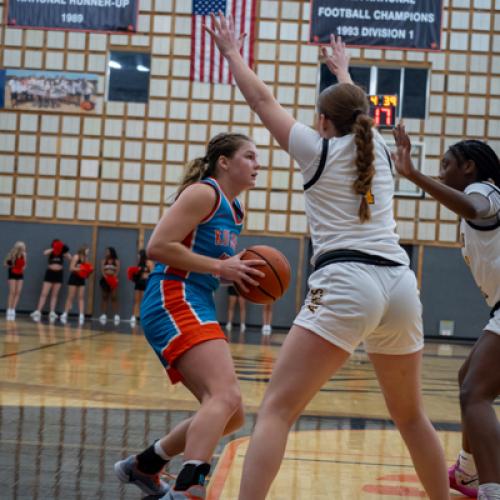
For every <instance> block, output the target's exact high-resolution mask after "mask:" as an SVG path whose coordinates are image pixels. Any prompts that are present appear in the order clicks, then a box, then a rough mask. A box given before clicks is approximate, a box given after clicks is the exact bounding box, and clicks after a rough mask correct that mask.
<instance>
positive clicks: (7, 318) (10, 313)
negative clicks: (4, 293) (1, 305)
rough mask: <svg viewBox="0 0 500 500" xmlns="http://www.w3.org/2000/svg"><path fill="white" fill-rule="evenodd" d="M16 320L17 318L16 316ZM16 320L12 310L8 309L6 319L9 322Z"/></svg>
mask: <svg viewBox="0 0 500 500" xmlns="http://www.w3.org/2000/svg"><path fill="white" fill-rule="evenodd" d="M14 314H15V312H14ZM14 318H15V316H14ZM14 318H13V317H12V309H7V312H6V314H5V319H6V320H7V321H12V320H13V319H14Z"/></svg>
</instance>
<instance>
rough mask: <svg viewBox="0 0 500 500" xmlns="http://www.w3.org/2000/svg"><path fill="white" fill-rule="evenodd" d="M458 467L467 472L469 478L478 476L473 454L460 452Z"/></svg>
mask: <svg viewBox="0 0 500 500" xmlns="http://www.w3.org/2000/svg"><path fill="white" fill-rule="evenodd" d="M458 465H459V467H460V470H462V471H463V472H465V473H466V474H467V475H468V476H477V469H476V463H475V462H474V456H473V455H472V453H468V452H466V451H464V450H460V453H459V455H458Z"/></svg>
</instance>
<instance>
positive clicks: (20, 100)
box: [4, 69, 98, 113]
mask: <svg viewBox="0 0 500 500" xmlns="http://www.w3.org/2000/svg"><path fill="white" fill-rule="evenodd" d="M97 82H98V76H97V75H93V74H89V73H66V72H61V71H38V70H18V69H8V70H6V74H5V93H4V101H5V107H6V108H10V109H22V110H34V111H36V110H43V111H56V112H73V113H92V112H95V107H96V94H97Z"/></svg>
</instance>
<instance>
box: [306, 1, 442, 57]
mask: <svg viewBox="0 0 500 500" xmlns="http://www.w3.org/2000/svg"><path fill="white" fill-rule="evenodd" d="M441 14H442V0H311V34H310V41H311V42H313V43H321V44H325V43H329V41H330V34H333V35H337V36H341V37H342V39H343V40H344V42H345V43H346V44H347V45H355V46H368V47H387V48H401V49H423V50H439V48H440V46H441Z"/></svg>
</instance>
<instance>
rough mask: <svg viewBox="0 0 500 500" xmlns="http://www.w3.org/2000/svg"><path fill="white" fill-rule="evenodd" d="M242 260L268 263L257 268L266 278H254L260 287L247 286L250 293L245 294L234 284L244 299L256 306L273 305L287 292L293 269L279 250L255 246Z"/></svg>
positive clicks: (247, 250) (246, 252) (265, 246)
mask: <svg viewBox="0 0 500 500" xmlns="http://www.w3.org/2000/svg"><path fill="white" fill-rule="evenodd" d="M241 260H263V261H265V262H266V263H265V264H264V265H262V266H256V268H257V269H258V270H259V271H262V272H263V273H264V274H265V276H264V277H263V278H257V277H255V276H252V278H253V279H255V280H256V281H258V282H259V285H258V286H251V285H248V284H247V285H246V287H247V288H248V292H244V291H243V290H241V288H240V287H238V285H237V284H236V283H235V284H234V286H235V287H236V289H237V290H238V293H239V294H240V295H241V296H242V297H244V298H245V299H247V300H249V301H250V302H255V303H256V304H271V303H272V302H274V301H275V300H277V299H279V298H280V297H281V296H282V295H283V294H284V293H285V292H286V289H287V288H288V285H289V284H290V274H291V269H290V264H289V262H288V260H287V258H286V257H285V256H284V255H283V254H282V253H281V252H280V251H279V250H276V248H273V247H269V246H267V245H254V246H251V247H248V248H247V249H246V250H245V253H244V254H243V255H242V256H241Z"/></svg>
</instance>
